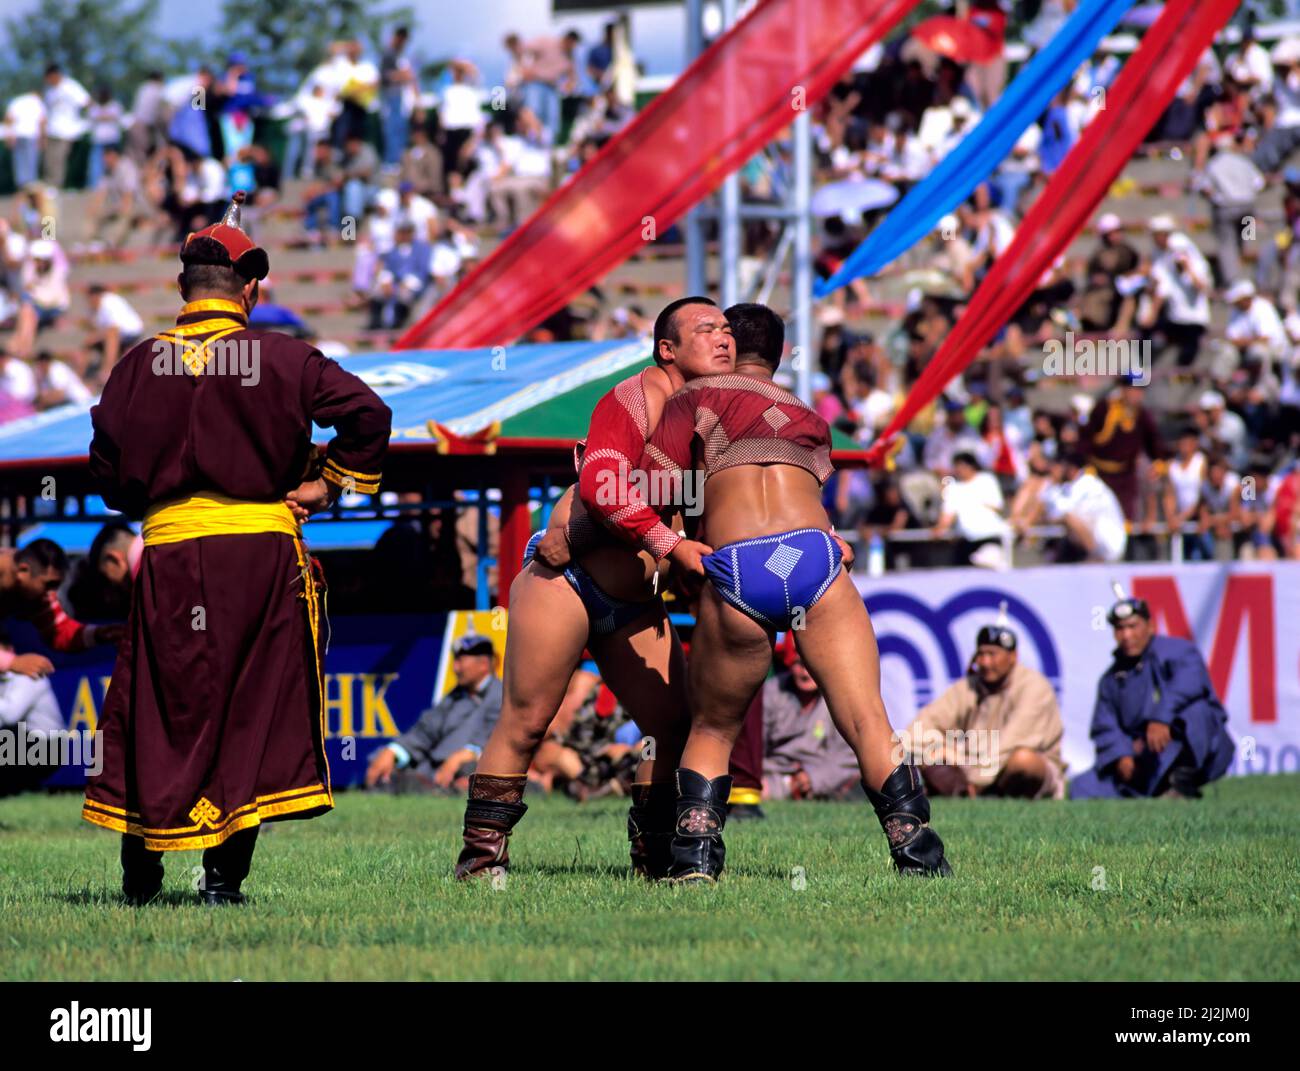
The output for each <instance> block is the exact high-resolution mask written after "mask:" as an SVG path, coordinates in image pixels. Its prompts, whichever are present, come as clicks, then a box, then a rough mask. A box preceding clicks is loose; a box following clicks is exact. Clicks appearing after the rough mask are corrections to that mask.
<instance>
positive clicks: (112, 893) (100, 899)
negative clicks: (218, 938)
mask: <svg viewBox="0 0 1300 1071" xmlns="http://www.w3.org/2000/svg"><path fill="white" fill-rule="evenodd" d="M53 899H55V900H62V901H63V902H64V903H65V904H71V905H72V906H73V907H126V906H128V905H127V903H126V901H125V900H124V899H123V898H122V894H121V893H120V892H118V891H117V890H116V889H101V890H93V889H80V890H78V891H77V892H64V893H57V894H56V895H55V896H54V897H53ZM136 906H143V907H145V908H150V907H200V906H202V905H201V904H200V903H199V898H198V896H197V895H196V894H194V893H193V892H189V891H182V890H180V889H164V890H163V891H162V892H161V893H159V894H158V895H157V896H155V897H154V898H153V899H152V900H150V901H149V902H148V903H147V904H144V905H136Z"/></svg>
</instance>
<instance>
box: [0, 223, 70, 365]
mask: <svg viewBox="0 0 1300 1071" xmlns="http://www.w3.org/2000/svg"><path fill="white" fill-rule="evenodd" d="M22 287H23V298H22V306H21V307H20V308H19V310H18V321H17V323H16V324H15V326H14V334H13V341H12V346H13V350H14V352H15V353H17V354H18V355H19V356H24V357H25V356H27V355H28V354H30V353H31V351H32V346H33V344H34V343H35V341H36V335H37V333H38V332H40V331H41V330H42V329H44V328H46V327H52V326H54V324H56V323H57V322H58V320H59V317H60V316H62V315H63V314H64V313H65V312H67V310H68V303H69V300H70V299H69V295H68V260H67V258H66V257H65V256H64V255H63V251H62V250H61V249H60V248H59V246H58V243H56V242H53V241H49V240H47V239H40V240H39V241H35V242H32V244H31V245H30V246H29V247H28V254H27V260H26V262H25V263H24V264H23V271H22Z"/></svg>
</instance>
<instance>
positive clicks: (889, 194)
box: [812, 178, 898, 222]
mask: <svg viewBox="0 0 1300 1071" xmlns="http://www.w3.org/2000/svg"><path fill="white" fill-rule="evenodd" d="M897 200H898V187H896V186H894V185H893V184H892V183H889V182H885V181H884V180H883V179H877V178H860V179H844V180H843V181H841V182H832V183H830V184H828V185H826V186H823V187H822V188H821V189H820V190H818V191H817V192H816V193H814V194H813V196H812V214H813V215H814V216H817V217H818V218H819V219H824V218H826V217H828V216H839V217H841V218H842V219H844V220H845V221H846V222H855V221H856V220H857V219H858V218H859V217H860V216H861V215H862V213H863V212H871V211H874V210H875V209H877V208H888V207H889V206H890V205H892V204H893V203H894V202H895V201H897Z"/></svg>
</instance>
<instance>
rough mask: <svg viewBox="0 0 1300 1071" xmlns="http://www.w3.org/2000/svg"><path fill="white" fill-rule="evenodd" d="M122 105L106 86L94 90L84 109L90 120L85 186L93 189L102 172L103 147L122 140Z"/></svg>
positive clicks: (97, 183)
mask: <svg viewBox="0 0 1300 1071" xmlns="http://www.w3.org/2000/svg"><path fill="white" fill-rule="evenodd" d="M124 114H125V112H124V109H123V108H122V105H121V104H119V103H118V102H117V101H115V100H114V99H113V94H112V92H111V91H110V90H109V88H108V86H99V87H98V88H97V89H96V90H95V99H94V100H93V101H91V103H90V106H89V107H88V108H87V109H86V117H87V118H88V119H89V120H90V160H89V162H88V163H87V165H86V186H87V188H88V189H92V190H93V189H94V188H95V187H96V186H98V185H99V179H100V176H101V175H103V173H104V149H106V148H107V147H108V146H109V145H116V144H117V143H118V142H119V141H121V140H122V125H123V124H122V120H123V116H124Z"/></svg>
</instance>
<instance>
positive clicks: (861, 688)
mask: <svg viewBox="0 0 1300 1071" xmlns="http://www.w3.org/2000/svg"><path fill="white" fill-rule="evenodd" d="M794 639H795V646H796V647H798V649H799V657H800V658H802V659H803V662H804V665H805V666H806V667H807V668H808V672H809V673H811V674H812V677H813V680H815V681H816V682H817V686H818V687H819V688H820V689H821V691H822V695H824V696H825V697H826V706H827V707H828V708H829V709H830V712H831V719H832V720H833V721H834V722H835V727H836V728H837V729H838V730H839V731H840V735H841V736H843V737H844V739H845V740H847V741H848V743H849V746H850V747H852V748H853V751H854V754H856V755H857V757H858V767H859V769H860V770H861V771H862V776H863V778H864V779H865V780H866V782H867V784H868V785H870V786H871V787H872V789H877V788H879V787H880V786H881V785H882V784H884V782H885V778H886V777H888V776H889V774H890V772H891V771H892V770H893V769H894V767H895V766H897V765H898V763H897V762H896V761H895V760H896V759H897V755H895V754H894V740H893V730H892V729H891V728H890V725H889V716H888V715H887V714H886V713H885V704H884V701H883V700H882V699H881V698H880V652H879V650H878V649H877V647H876V633H875V630H874V629H873V628H872V627H871V618H870V617H869V616H868V614H867V608H866V606H864V605H863V602H862V596H861V595H860V594H859V593H858V589H857V587H856V586H854V583H853V581H852V580H851V579H849V574H848V573H847V572H845V571H844V570H843V569H841V570H840V575H839V576H837V577H836V578H835V580H834V582H833V583H832V584H831V586H830V588H829V589H828V590H827V592H826V594H825V595H823V596H822V597H821V598H820V599H818V600H817V603H816V604H815V605H814V606H813V608H812V609H811V610H809V611H808V613H807V616H806V617H805V619H804V627H803V628H802V629H796V630H795V633H794Z"/></svg>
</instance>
